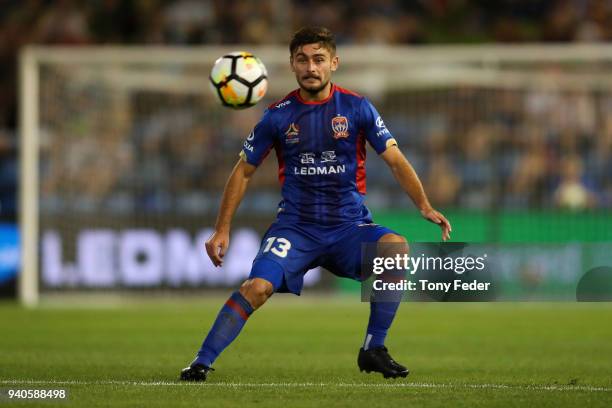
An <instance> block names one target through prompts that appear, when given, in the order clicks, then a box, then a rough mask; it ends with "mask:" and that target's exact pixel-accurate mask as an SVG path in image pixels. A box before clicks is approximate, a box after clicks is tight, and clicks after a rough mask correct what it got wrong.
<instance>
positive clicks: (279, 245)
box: [263, 237, 291, 258]
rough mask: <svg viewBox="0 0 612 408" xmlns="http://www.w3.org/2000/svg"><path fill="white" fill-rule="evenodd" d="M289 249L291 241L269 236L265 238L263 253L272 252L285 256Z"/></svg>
mask: <svg viewBox="0 0 612 408" xmlns="http://www.w3.org/2000/svg"><path fill="white" fill-rule="evenodd" d="M290 249H291V242H289V240H288V239H286V238H280V237H278V238H277V237H269V238H268V239H266V245H265V246H264V250H263V253H266V252H268V251H269V252H272V253H273V254H274V255H276V256H278V257H281V258H285V257H286V256H287V252H288V251H289V250H290Z"/></svg>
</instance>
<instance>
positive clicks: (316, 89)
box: [298, 78, 329, 95]
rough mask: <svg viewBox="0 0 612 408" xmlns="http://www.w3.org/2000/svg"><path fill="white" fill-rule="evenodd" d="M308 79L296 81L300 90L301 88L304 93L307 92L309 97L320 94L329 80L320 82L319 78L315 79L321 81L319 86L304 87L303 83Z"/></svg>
mask: <svg viewBox="0 0 612 408" xmlns="http://www.w3.org/2000/svg"><path fill="white" fill-rule="evenodd" d="M307 79H308V78H304V79H303V80H302V81H298V83H299V85H300V88H302V89H303V90H304V91H306V92H308V93H309V94H311V95H316V94H318V93H319V92H321V91H322V90H323V89H325V87H326V86H327V84H329V79H328V80H327V81H325V82H324V81H322V80H321V78H316V79H318V80H319V81H321V84H320V85H305V84H304V81H305V80H307Z"/></svg>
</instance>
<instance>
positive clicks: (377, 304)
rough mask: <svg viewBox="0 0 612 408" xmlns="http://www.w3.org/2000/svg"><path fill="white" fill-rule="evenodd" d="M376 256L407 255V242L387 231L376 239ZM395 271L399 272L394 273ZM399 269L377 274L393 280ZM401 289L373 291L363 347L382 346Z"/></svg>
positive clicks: (383, 278)
mask: <svg viewBox="0 0 612 408" xmlns="http://www.w3.org/2000/svg"><path fill="white" fill-rule="evenodd" d="M377 249H378V251H377V256H379V257H385V258H395V257H396V256H397V255H400V256H403V255H404V254H406V255H408V250H409V248H408V243H407V241H406V239H405V238H404V237H402V236H401V235H397V234H393V233H387V234H385V235H383V236H382V237H381V238H380V239H378V241H377ZM396 272H399V274H398V273H396ZM398 275H401V271H387V272H386V273H383V274H381V275H380V276H379V278H380V279H382V280H389V281H391V280H394V279H396V278H397V277H398ZM401 295H402V292H401V291H376V292H375V291H373V292H372V296H371V298H370V319H369V322H368V328H367V330H366V336H365V340H364V343H363V349H364V350H368V349H370V348H377V347H383V346H384V345H385V338H386V337H387V332H388V330H389V328H390V327H391V323H393V319H394V318H395V314H396V313H397V309H398V307H399V304H400V301H401Z"/></svg>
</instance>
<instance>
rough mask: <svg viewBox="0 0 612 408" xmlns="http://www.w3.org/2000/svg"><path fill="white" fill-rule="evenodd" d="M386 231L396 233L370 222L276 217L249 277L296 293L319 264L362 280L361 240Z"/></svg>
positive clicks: (374, 240) (371, 239)
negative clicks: (334, 222) (319, 221)
mask: <svg viewBox="0 0 612 408" xmlns="http://www.w3.org/2000/svg"><path fill="white" fill-rule="evenodd" d="M385 234H397V233H396V232H395V231H393V230H391V229H389V228H386V227H383V226H382V225H378V224H373V223H368V222H355V223H346V224H340V225H334V226H326V225H318V224H312V223H288V222H280V221H276V222H275V223H274V224H272V225H271V226H270V228H269V229H268V231H267V232H266V234H265V235H264V237H263V239H262V240H261V246H260V248H259V252H258V253H257V256H256V257H255V260H254V261H253V267H252V268H251V274H250V275H249V279H251V278H262V279H265V280H267V281H269V282H271V283H272V285H273V286H274V291H275V292H290V293H294V294H296V295H299V294H300V293H301V291H302V286H303V284H304V275H305V274H306V272H307V271H308V270H310V269H313V268H316V267H317V266H321V267H323V268H325V269H327V270H329V271H330V272H332V273H333V274H335V275H337V276H340V277H345V278H350V279H354V280H357V281H361V280H362V276H361V250H362V247H361V244H362V243H368V242H376V241H378V240H379V239H380V238H381V237H382V236H383V235H385ZM397 235H399V234H397Z"/></svg>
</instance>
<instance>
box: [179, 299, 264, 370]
mask: <svg viewBox="0 0 612 408" xmlns="http://www.w3.org/2000/svg"><path fill="white" fill-rule="evenodd" d="M251 313H253V307H252V306H251V305H250V304H249V302H248V301H247V300H246V299H245V298H244V296H242V295H241V294H240V292H238V291H236V292H234V293H232V296H230V298H229V299H228V300H227V302H225V304H224V305H223V307H222V308H221V311H219V314H218V315H217V319H216V320H215V323H214V324H213V327H212V329H210V331H209V332H208V335H207V336H206V339H205V340H204V342H203V343H202V347H201V348H200V351H198V355H197V356H196V358H195V360H193V362H192V363H191V365H194V364H204V365H205V366H207V367H210V366H211V365H212V363H213V362H214V361H215V360H216V359H217V357H218V356H219V354H221V352H222V351H223V350H224V349H225V348H226V347H227V346H229V345H230V343H231V342H232V341H234V339H235V338H236V337H238V334H239V333H240V330H242V327H243V326H244V324H245V323H246V321H247V319H248V318H249V316H250V315H251Z"/></svg>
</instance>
